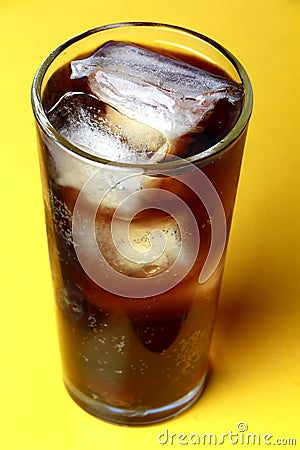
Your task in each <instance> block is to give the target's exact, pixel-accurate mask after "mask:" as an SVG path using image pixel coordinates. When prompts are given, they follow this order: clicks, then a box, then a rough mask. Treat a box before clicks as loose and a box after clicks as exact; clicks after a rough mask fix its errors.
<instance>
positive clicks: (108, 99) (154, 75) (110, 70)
mask: <svg viewBox="0 0 300 450" xmlns="http://www.w3.org/2000/svg"><path fill="white" fill-rule="evenodd" d="M71 68H72V74H71V78H73V79H75V78H81V77H88V84H89V87H90V89H91V91H92V92H93V94H95V95H96V96H97V97H99V98H100V99H101V100H103V101H104V102H105V103H108V104H109V105H111V106H113V107H115V108H116V109H117V110H118V111H120V112H122V113H123V114H125V115H126V116H128V117H131V118H132V119H135V120H138V121H140V122H143V123H145V124H147V125H149V126H151V127H154V128H157V129H159V130H160V131H161V132H163V133H165V134H166V135H167V136H168V138H169V139H176V138H178V137H180V136H183V135H185V134H187V133H190V132H195V131H197V132H201V131H203V130H204V129H205V128H206V126H207V124H208V122H209V118H210V116H211V115H212V113H213V111H214V109H215V108H216V105H217V104H218V103H219V102H220V101H221V100H224V99H225V100H226V101H227V102H228V103H230V104H231V105H236V106H237V107H240V102H241V100H242V98H243V88H242V86H241V85H240V84H238V83H236V82H234V81H232V80H229V79H228V78H224V77H222V76H218V75H213V74H211V73H208V72H206V71H204V70H202V69H199V68H197V67H194V66H191V65H189V64H187V63H185V62H182V61H179V60H177V59H175V58H170V57H166V56H163V55H160V54H158V53H155V52H152V51H149V50H146V49H144V48H141V47H139V46H136V45H133V44H127V43H124V42H114V41H110V42H108V43H107V44H105V45H103V46H102V47H101V48H100V49H99V50H97V51H96V53H94V54H93V55H92V56H90V57H88V58H86V59H83V60H75V61H72V63H71Z"/></svg>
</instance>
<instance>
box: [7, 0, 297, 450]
mask: <svg viewBox="0 0 300 450" xmlns="http://www.w3.org/2000/svg"><path fill="white" fill-rule="evenodd" d="M299 12H300V3H299V1H297V0H272V1H271V0H265V1H261V0H251V1H247V2H243V3H242V2H240V1H238V0H234V1H230V0H229V1H223V0H215V1H200V0H185V1H184V2H176V1H171V0H165V1H161V0H151V1H149V2H146V1H144V2H143V1H137V0H126V1H124V0H115V1H114V2H103V1H102V2H100V1H99V0H97V1H91V0H87V1H82V0H81V1H79V0H72V1H70V0H63V1H62V0H59V1H58V0H52V1H51V2H43V1H41V0H39V1H37V0H1V2H0V39H1V54H0V55H1V71H0V76H1V84H0V85H1V89H2V93H1V111H0V114H1V120H0V127H1V146H0V149H1V150H0V158H1V166H0V167H1V178H0V180H1V231H0V236H1V247H0V249H1V270H0V273H1V277H2V281H1V309H0V320H1V325H0V333H1V334H0V336H1V337H0V342H1V372H0V377H1V383H0V399H1V410H0V448H1V449H3V450H29V449H30V450H71V449H72V450H79V449H81V450H83V449H85V450H86V449H94V450H100V449H105V450H106V449H114V450H117V449H145V450H159V449H160V448H172V449H180V448H205V447H208V445H206V446H204V445H202V444H200V445H195V440H194V441H193V442H194V445H193V443H192V442H189V441H188V440H185V439H187V438H184V437H182V436H181V437H180V436H179V437H178V434H180V433H183V434H184V433H185V434H187V435H188V437H189V435H190V433H198V434H199V435H202V434H203V433H215V434H216V435H218V436H220V435H221V434H222V433H228V432H229V431H230V430H232V431H233V432H237V433H238V435H239V439H240V440H241V438H240V436H241V435H243V433H244V434H245V432H242V431H241V432H238V431H237V424H238V423H239V422H245V423H246V424H247V425H248V433H259V434H260V435H261V436H262V435H263V434H264V433H269V434H271V435H273V437H272V438H271V440H269V441H268V442H270V443H271V444H275V443H276V442H275V439H276V438H294V439H297V447H295V446H291V447H292V448H300V434H299V417H300V326H299V325H300V324H299V317H300V305H299V297H300V289H299V284H300V282H299V279H300V277H299V271H300V264H299V258H300V251H299V250H300V245H299V243H300V241H299V228H300V227H299V225H300V223H299V222H300V220H299V219H300V212H299V197H300V196H299V187H298V186H299V184H298V182H299V173H300V171H299V169H300V164H299V163H300V152H299V100H300V99H299V82H300V80H299V38H298V36H299V35H298V31H297V30H298V28H297V27H298V24H299V18H300V17H299V16H300V14H299ZM126 20H149V21H151V20H152V21H161V22H169V23H174V24H178V25H181V26H185V27H188V28H193V29H194V30H197V31H199V32H201V33H204V34H207V35H208V36H210V37H212V38H214V39H216V40H218V41H219V42H221V43H222V44H223V45H225V46H226V47H227V48H229V49H230V50H231V51H232V52H233V53H234V54H235V55H236V56H237V57H238V58H239V59H240V60H241V61H242V63H243V64H244V65H245V67H246V68H247V70H248V72H249V74H250V76H251V79H252V83H253V87H254V92H255V107H254V114H253V117H252V121H251V126H250V129H249V134H248V141H247V146H246V153H245V157H244V161H243V168H242V175H241V181H240V186H239V191H238V198H237V203H236V209H235V217H234V222H233V228H232V234H231V239H230V247H229V253H228V258H227V265H226V271H225V276H224V282H223V288H222V293H221V301H220V308H219V314H218V320H217V324H216V329H215V334H214V339H213V346H212V352H211V361H212V367H213V369H212V373H211V377H210V381H209V384H208V387H207V389H206V391H205V393H204V394H203V396H202V398H201V399H200V401H199V402H198V403H197V404H196V405H195V406H194V407H193V408H192V409H190V410H189V411H188V412H187V413H185V414H183V415H181V416H179V417H178V418H176V419H173V420H170V421H168V422H165V423H162V424H158V425H155V426H148V427H140V428H128V427H119V426H116V425H111V424H108V423H104V422H102V421H100V420H97V419H95V418H93V417H91V416H89V415H88V414H87V413H85V412H84V411H82V410H81V409H80V408H79V407H77V406H76V405H75V403H73V401H72V400H71V399H70V398H69V397H68V395H67V393H66V392H65V390H64V387H63V385H62V382H61V372H60V360H59V353H58V345H57V337H56V328H55V321H54V312H53V299H52V290H51V289H52V288H51V283H50V272H49V266H48V257H47V248H46V239H45V228H44V217H43V206H42V196H41V186H40V178H39V169H38V161H37V150H36V141H35V130H34V125H33V117H32V113H31V106H30V102H29V92H30V84H31V80H32V77H33V75H34V72H35V70H36V69H37V67H38V65H39V63H40V62H41V61H42V59H43V58H44V57H45V56H46V55H47V54H48V53H49V51H51V50H52V49H53V48H54V47H55V46H56V45H58V44H59V43H60V42H62V41H64V40H65V39H67V38H69V37H71V36H72V35H74V34H77V33H79V32H81V31H84V30H85V29H88V28H92V27H95V26H97V25H102V24H105V23H111V22H118V21H126ZM297 72H298V75H297ZM166 429H168V431H169V434H170V433H174V434H176V436H175V437H174V439H173V441H171V440H170V438H169V439H168V442H167V443H166V444H160V443H159V442H158V439H157V436H158V435H159V434H160V433H163V432H164V431H165V430H166ZM178 439H179V441H178ZM180 439H181V441H180ZM192 439H195V437H194V438H192ZM234 439H235V436H234V435H233V437H232V440H233V441H234ZM161 441H162V442H164V438H163V437H162V438H161ZM184 443H185V444H184ZM281 443H288V442H287V441H281ZM265 445H266V444H264V443H263V441H262V442H261V445H260V447H258V446H257V445H255V446H253V445H252V444H251V441H250V444H249V445H243V444H242V443H241V442H240V443H239V444H236V445H232V444H230V443H229V442H227V444H223V445H221V444H220V446H221V447H223V448H226V449H227V448H228V449H229V448H246V447H247V448H252V447H256V448H262V447H264V446H265ZM217 446H218V445H217ZM285 447H286V448H287V447H288V448H290V447H289V446H288V445H286V446H285ZM269 448H270V447H269Z"/></svg>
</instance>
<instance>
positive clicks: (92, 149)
mask: <svg viewBox="0 0 300 450" xmlns="http://www.w3.org/2000/svg"><path fill="white" fill-rule="evenodd" d="M48 117H49V120H50V122H51V123H52V125H53V126H54V128H55V129H56V130H57V131H59V133H60V134H61V135H62V136H64V137H65V138H66V139H67V140H68V141H70V142H71V143H72V144H74V145H76V146H78V147H79V148H81V149H83V150H85V151H87V152H88V153H91V154H94V155H96V156H99V157H101V158H104V159H109V160H112V161H124V162H131V163H137V162H139V163H155V162H158V161H159V160H161V159H163V158H164V156H165V155H166V153H167V150H168V143H167V138H166V137H165V136H164V135H162V134H161V133H160V132H159V131H157V130H155V129H153V128H150V127H149V126H146V125H144V124H142V123H140V122H136V121H134V120H132V119H130V118H128V117H126V116H124V115H122V114H120V113H119V112H118V111H116V110H115V109H114V108H112V107H110V106H108V105H105V104H104V103H103V102H101V101H100V100H99V99H98V98H97V97H95V96H93V95H89V94H85V93H81V92H68V93H67V94H65V95H63V96H62V97H61V98H60V100H59V101H58V102H57V103H56V104H55V105H54V106H53V108H51V110H50V111H49V112H48Z"/></svg>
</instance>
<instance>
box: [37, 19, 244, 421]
mask: <svg viewBox="0 0 300 450" xmlns="http://www.w3.org/2000/svg"><path fill="white" fill-rule="evenodd" d="M114 42H118V43H120V42H121V43H122V44H118V45H121V46H122V45H123V44H124V43H125V44H126V45H127V44H128V43H130V44H129V45H131V43H133V44H134V45H135V46H136V45H137V46H138V47H139V48H140V47H142V48H143V49H146V51H151V52H154V53H155V54H156V55H157V54H160V55H164V57H165V58H167V59H168V58H169V59H168V61H170V58H171V60H172V61H173V62H174V58H175V60H176V61H178V60H180V61H184V63H180V64H179V65H180V70H183V72H185V71H186V70H187V71H189V70H192V69H191V66H193V67H198V68H201V69H205V71H207V72H209V73H213V74H214V75H215V76H216V77H220V79H221V80H224V79H225V80H226V79H227V80H233V83H234V85H235V86H237V85H238V89H239V90H240V91H241V90H242V91H243V94H242V96H241V98H240V100H239V101H238V102H236V104H235V105H234V107H233V106H232V104H231V103H230V102H229V101H228V100H226V98H221V100H218V101H215V103H214V109H213V112H211V113H209V114H208V118H205V120H204V122H203V123H202V122H201V124H200V125H199V124H198V125H197V126H196V127H193V129H192V130H189V131H188V132H185V133H182V132H181V133H179V131H178V127H179V125H178V127H177V125H176V124H177V123H178V122H176V120H177V116H176V117H175V119H174V120H173V118H172V123H173V125H174V123H175V125H174V126H173V129H172V130H173V131H172V133H173V134H172V133H171V134H170V133H169V134H168V133H167V132H164V130H163V127H162V124H163V119H160V118H157V117H156V116H155V114H156V113H157V111H158V107H156V106H155V107H153V105H152V103H151V102H152V100H153V99H154V101H156V95H157V96H159V95H160V91H159V90H158V89H157V90H156V91H151V92H154V94H152V93H151V101H150V103H151V105H152V106H151V107H152V111H153V112H154V119H152V123H151V124H150V125H149V123H145V121H144V122H143V119H141V121H139V120H138V119H139V114H140V112H139V111H140V110H139V106H138V104H137V102H136V100H135V99H133V100H132V98H131V99H129V100H130V101H131V102H132V104H131V103H130V101H129V100H128V101H127V100H126V102H125V103H124V105H125V106H124V105H123V109H124V108H125V109H126V111H127V109H129V110H130V108H131V109H132V110H133V111H131V112H132V114H133V116H132V117H130V118H128V117H127V112H126V111H125V113H124V111H123V110H121V111H118V104H117V105H116V104H109V100H106V99H104V100H103V99H100V100H99V98H97V95H98V94H99V92H97V95H96V94H95V91H93V89H92V88H93V81H94V80H95V79H96V75H95V73H94V72H93V73H91V71H90V72H89V74H87V75H84V76H81V77H77V78H76V77H74V76H73V77H72V78H71V77H70V74H71V68H70V62H71V61H78V60H82V59H84V58H87V57H88V56H89V55H91V54H94V53H95V51H96V50H97V49H99V48H100V47H101V46H103V45H104V44H107V43H108V44H110V45H111V43H114ZM112 45H113V46H114V44H112ZM107 48H109V47H107ZM124 48H125V47H124ZM124 48H123V50H122V51H123V53H121V58H123V56H124V52H125V50H124ZM126 48H127V47H126ZM113 51H115V49H114V48H113ZM126 51H127V50H126ZM156 57H157V56H156ZM112 61H113V60H112ZM155 61H156V60H155ZM157 61H158V60H157ZM118 64H120V63H118ZM155 64H156V63H155ZM157 64H158V63H157ZM159 64H160V62H159ZM84 67H85V66H84ZM95 67H96V66H95ZM97 67H98V66H97ZM99 67H100V69H101V64H100V66H99ZM156 67H157V71H156V70H155V68H156ZM159 67H160V66H156V65H154V67H152V69H151V70H150V72H151V73H150V72H149V73H150V75H149V76H154V78H155V77H156V76H157V77H159V72H160V69H159ZM93 70H94V69H93ZM101 70H102V69H101ZM103 70H104V69H103ZM114 70H116V69H114ZM118 70H119V69H117V72H118ZM128 70H130V69H128ZM192 71H193V70H192ZM117 72H110V67H108V68H107V67H106V68H105V70H104V72H103V74H102V78H101V79H102V80H103V79H105V80H106V78H107V79H108V77H109V76H112V77H114V76H115V74H116V73H117ZM196 72H197V70H196ZM199 73H200V72H199ZM107 74H108V75H107ZM197 74H198V72H197ZM126 76H127V75H126V73H125V75H124V74H123V75H122V74H121V77H120V78H121V80H122V82H123V81H124V79H125V80H127V79H126ZM197 76H198V75H197ZM124 77H125V78H124ZM143 77H144V75H143V73H141V74H140V79H141V80H142V81H143ZM170 77H172V70H171V74H170ZM111 80H112V81H111ZM111 80H109V82H110V83H112V82H113V80H115V78H111ZM127 81H128V82H133V79H132V76H131V75H129V76H128V80H127ZM171 81H172V80H171ZM222 82H223V81H222ZM231 82H232V81H229V83H231ZM176 83H177V81H176ZM158 84H159V83H158ZM177 84H178V83H177ZM150 85H151V86H150ZM122 86H123V85H122ZM145 86H146V87H145ZM149 86H150V87H151V89H152V88H153V86H152V84H151V83H150V84H149V83H148V84H146V83H144V84H143V82H140V84H139V85H138V89H139V91H140V92H142V91H143V92H144V91H145V89H147V88H148V89H150V87H149ZM164 87H165V86H164V85H163V83H161V88H162V92H163V95H168V93H167V94H166V92H167V90H164ZM117 91H118V92H117V94H119V88H118V90H117ZM216 91H217V94H218V92H219V91H218V89H215V90H214V91H213V92H210V94H209V95H208V97H206V98H205V99H204V100H203V98H204V97H201V95H200V94H199V96H198V97H197V99H196V100H195V101H198V103H197V105H198V104H200V103H201V104H205V102H207V101H209V102H210V100H211V99H214V96H215V95H216ZM111 92H114V93H115V92H116V90H114V91H113V90H112V91H111ZM176 92H177V93H176ZM176 92H175V97H176V95H177V96H178V102H179V103H178V105H179V107H178V108H179V110H181V109H182V106H181V105H182V104H184V105H186V104H187V103H188V101H189V100H190V99H189V98H187V95H185V94H184V93H182V95H181V94H178V92H179V91H178V90H177V91H176ZM111 95H112V94H111ZM100 96H101V88H100ZM173 100H174V98H173ZM173 100H172V101H173ZM145 102H146V103H147V102H148V100H147V101H146V100H145ZM180 102H183V103H180ZM184 102H187V103H184ZM148 103H149V102H148ZM148 103H147V104H146V106H147V107H148ZM173 104H175V105H176V104H177V98H175V101H173V103H172V105H173ZM32 105H33V111H34V115H35V119H36V124H37V136H38V145H39V154H40V165H41V176H42V186H43V196H44V203H45V216H46V225H47V236H48V243H49V253H50V262H51V271H52V278H53V286H54V293H55V299H56V313H57V324H58V334H59V343H60V350H61V358H62V366H63V379H64V383H65V386H66V388H67V390H68V392H69V394H70V395H71V397H72V398H73V399H74V400H75V402H77V403H78V404H79V405H80V406H81V407H82V408H83V409H85V410H86V411H88V412H89V413H91V414H93V415H95V416H97V417H99V418H102V419H105V420H108V421H112V422H117V423H121V424H148V423H154V422H158V421H161V420H164V419H166V418H169V417H172V416H174V415H176V414H178V413H179V412H181V411H183V410H185V409H187V408H188V407H189V406H191V405H192V404H193V403H194V402H195V401H196V400H197V399H198V397H199V396H200V394H201V392H202V391H203V388H204V385H205V379H206V374H207V367H208V355H209V347H210V341H211V336H212V332H213V325H214V320H215V315H216V309H217V302H218V295H219V290H220V283H221V278H222V272H223V267H224V259H225V252H226V247H227V242H228V235H229V230H230V223H231V218H232V213H233V207H234V202H235V196H236V190H237V185H238V179H239V173H240V165H241V160H242V154H243V148H244V142H245V137H246V130H247V125H248V121H249V118H250V115H251V109H252V90H251V84H250V82H249V79H248V76H247V74H246V72H245V70H244V69H243V67H242V65H241V64H240V63H239V61H237V59H236V58H235V57H234V56H233V55H232V54H231V53H229V52H228V51H227V50H226V49H224V48H223V47H222V46H221V45H219V44H217V43H216V42H214V41H212V40H210V39H209V38H207V37H205V36H202V35H200V34H198V33H195V32H192V31H189V30H186V29H183V28H179V27H176V26H171V25H164V24H156V23H122V24H115V25H108V26H103V27H99V28H97V29H93V30H90V31H87V32H85V33H83V34H81V35H79V36H76V37H74V38H72V39H70V40H69V41H67V42H65V43H63V44H62V45H60V46H59V47H58V48H57V49H55V50H54V51H53V52H52V53H51V54H50V55H49V56H48V57H47V58H46V60H45V61H44V62H43V63H42V65H41V66H40V68H39V69H38V71H37V74H36V76H35V78H34V82H33V86H32ZM132 105H133V106H132ZM80 108H81V109H80ZM82 108H85V109H84V114H83V113H82ZM172 108H173V106H172ZM172 108H171V109H170V110H171V112H172V111H173V109H174V108H173V109H172ZM180 108H181V109H180ZM196 109H197V108H196ZM163 111H164V109H163ZM197 111H198V109H197ZM141 114H142V113H141ZM174 114H175V113H174ZM176 114H177V113H176ZM82 116H84V120H87V116H88V121H89V122H91V123H92V124H93V126H92V134H88V132H87V131H86V129H85V125H84V126H83V131H82V132H81V135H80V137H79V138H78V136H77V132H78V129H77V128H76V127H77V125H76V121H77V120H81V118H82ZM74 122H75V125H74ZM220 124H221V125H220ZM101 126H102V128H105V141H104V143H103V142H102V141H101V142H102V144H101V145H102V151H103V148H104V154H103V153H101V154H99V153H97V151H94V150H91V147H93V145H94V144H93V142H92V141H93V139H95V140H97V139H98V137H97V135H96V134H94V133H96V131H97V132H98V131H99V130H98V129H99V127H100V128H101ZM74 127H75V128H74ZM95 129H96V131H95ZM74 130H75V131H74ZM107 130H108V131H107ZM72 133H73V134H72ZM107 135H108V137H107ZM106 138H107V140H106ZM101 139H102V138H101ZM116 140H117V144H115V141H116ZM129 141H130V145H131V150H132V148H134V149H135V150H134V151H135V153H134V155H133V157H132V155H131V156H129V157H128V158H126V157H124V155H123V153H122V156H121V157H119V156H118V155H117V156H115V150H116V148H117V149H119V148H121V150H122V151H123V145H124V142H125V144H126V143H127V142H129ZM97 142H98V141H97ZM120 146H121V147H120ZM126 148H127V147H126ZM125 153H126V152H125ZM125 156H126V155H125Z"/></svg>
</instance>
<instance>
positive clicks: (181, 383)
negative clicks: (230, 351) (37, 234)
mask: <svg viewBox="0 0 300 450" xmlns="http://www.w3.org/2000/svg"><path fill="white" fill-rule="evenodd" d="M176 57H178V58H183V59H184V60H185V61H187V62H189V63H192V64H194V65H196V66H198V67H200V68H204V69H205V70H210V71H212V72H213V73H221V74H222V75H224V74H223V73H222V72H221V71H220V70H219V69H218V68H216V67H215V66H211V65H209V64H208V63H207V62H204V61H202V60H199V59H197V58H193V59H192V60H191V58H188V57H187V56H186V55H185V56H183V55H176ZM69 91H77V92H78V91H82V92H89V90H88V87H87V83H86V80H85V79H81V80H71V79H70V68H69V66H68V65H67V66H64V67H63V68H61V69H60V70H58V71H57V72H56V73H55V74H54V75H53V76H52V78H51V79H50V80H49V83H48V85H47V88H46V90H45V94H44V106H45V109H46V110H48V109H50V108H51V107H52V106H53V105H54V104H55V103H56V102H57V100H58V99H59V98H60V97H61V96H62V95H63V94H64V93H66V92H69ZM240 107H241V105H239V106H238V107H237V108H235V109H234V111H233V109H232V108H233V107H232V106H230V105H229V103H228V102H226V101H224V102H220V104H219V105H218V107H217V111H216V112H215V114H214V116H213V117H212V120H211V122H210V124H209V126H208V127H207V129H206V131H205V133H204V134H203V135H199V136H193V139H192V140H189V144H188V145H187V147H186V154H191V153H195V152H199V151H202V150H203V149H204V148H207V147H209V146H211V145H213V144H214V143H215V142H217V141H218V140H219V139H220V137H222V136H223V135H225V134H226V133H227V132H228V130H229V129H231V128H232V126H233V125H234V123H235V122H236V120H237V117H238V115H239V112H240ZM191 142H192V143H191ZM242 149H243V139H241V140H239V142H237V143H236V144H235V146H234V147H233V148H232V149H231V151H230V152H227V153H226V154H224V155H223V156H222V157H221V158H219V159H217V160H215V161H214V163H212V164H209V165H207V166H205V167H204V169H203V172H204V173H205V174H206V175H207V176H208V177H209V178H210V180H211V181H212V183H213V184H214V186H215V188H216V189H217V191H218V193H219V195H220V198H221V199H222V202H223V206H224V210H225V214H226V218H227V225H228V231H229V227H230V222H231V215H232V210H233V204H234V198H235V193H236V186H237V182H238V175H239V168H240V162H241V157H242ZM41 151H42V158H43V161H44V163H45V166H44V167H45V169H46V171H47V172H48V179H49V180H50V182H49V185H48V186H44V191H45V203H46V218H47V229H48V238H49V248H50V256H51V263H52V273H53V281H54V287H55V295H56V302H57V320H58V328H59V334H60V345H61V353H62V362H63V369H64V377H65V381H66V383H67V385H68V386H70V385H72V386H74V387H75V389H77V390H78V391H80V392H82V393H83V394H84V395H86V396H87V397H88V398H90V399H92V400H93V401H99V402H100V403H104V404H107V405H110V406H112V407H118V408H125V409H131V410H141V411H143V410H147V409H155V408H161V407H163V406H165V405H167V404H170V403H172V402H175V401H176V400H178V399H180V398H181V397H184V396H185V395H187V394H188V393H189V392H190V391H192V390H193V389H195V388H196V387H197V385H198V384H199V381H200V380H201V379H202V378H203V376H204V375H205V372H206V368H207V359H208V350H209V343H210V339H211V334H212V327H213V322H214V317H215V312H216V306H217V299H218V293H219V288H220V279H221V272H222V264H223V260H222V261H221V263H220V265H219V267H218V268H217V270H216V274H214V275H213V276H212V278H211V279H210V280H208V282H207V283H205V284H204V285H200V284H199V283H198V276H199V273H200V271H201V268H202V267H203V264H204V261H205V259H206V257H207V254H208V250H209V246H210V239H211V229H210V224H209V217H208V214H207V211H206V209H205V207H204V205H202V203H201V201H200V200H199V198H198V197H197V195H195V194H194V193H193V192H192V190H191V189H189V188H188V187H186V186H185V185H183V184H182V183H180V182H179V181H176V180H173V179H171V178H165V179H164V181H163V184H162V188H163V189H166V190H168V191H170V192H174V193H176V195H179V196H180V197H181V198H182V199H183V200H184V202H185V203H186V204H187V205H188V206H189V207H190V208H191V210H192V212H193V214H194V217H195V218H196V221H197V223H198V228H199V230H200V234H201V245H200V250H199V254H198V258H197V261H196V263H195V265H194V267H193V268H192V269H191V271H190V272H189V274H188V275H187V276H186V278H185V279H184V280H183V281H182V282H181V283H179V284H178V285H177V286H175V287H174V288H172V289H171V290H169V291H167V292H165V293H162V294H160V295H157V296H156V297H148V298H128V297H121V296H118V295H114V294H111V293H109V292H107V291H105V290H104V289H102V288H101V287H100V286H98V285H97V284H96V283H94V282H93V281H92V280H91V279H90V278H89V277H88V275H87V274H86V273H85V271H84V270H83V269H82V267H81V265H80V263H79V262H78V259H77V256H76V253H75V250H74V246H73V242H72V238H71V229H72V222H71V221H72V212H73V209H74V204H75V201H76V198H77V196H78V191H77V190H76V189H74V188H70V187H66V186H61V185H60V184H59V183H58V182H57V180H56V177H55V169H53V161H52V157H51V155H50V153H49V152H48V149H47V147H46V146H45V145H42V146H41ZM87 207H88V205H87ZM148 214H149V212H148ZM151 218H152V220H154V221H155V220H156V218H157V222H158V224H159V223H160V221H161V220H162V214H161V213H160V212H155V211H154V212H153V211H152V212H151ZM110 220H111V216H110V214H102V215H101V213H98V216H97V221H98V223H99V224H101V226H102V227H103V230H104V229H105V227H106V226H107V224H109V223H110ZM136 220H137V221H138V222H139V223H140V224H142V226H144V225H143V224H145V227H147V225H148V224H149V220H150V219H149V216H147V212H145V213H143V214H141V215H140V216H139V217H137V218H136ZM133 226H134V224H133ZM133 276H142V275H138V274H137V275H133ZM149 276H151V274H149ZM77 401H78V399H77ZM79 403H80V401H79ZM83 406H84V405H83ZM129 421H130V420H129ZM134 421H135V419H133V422H134Z"/></svg>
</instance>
